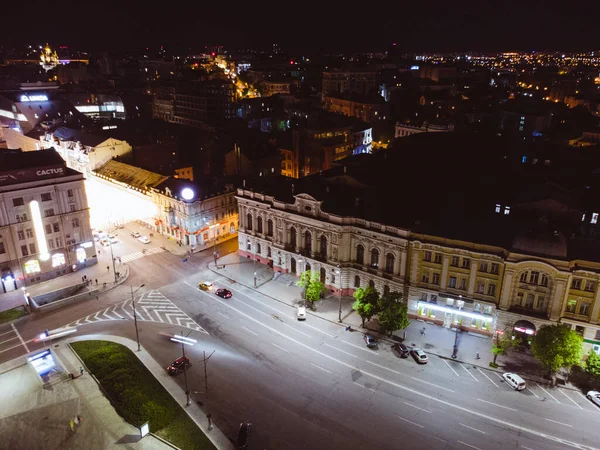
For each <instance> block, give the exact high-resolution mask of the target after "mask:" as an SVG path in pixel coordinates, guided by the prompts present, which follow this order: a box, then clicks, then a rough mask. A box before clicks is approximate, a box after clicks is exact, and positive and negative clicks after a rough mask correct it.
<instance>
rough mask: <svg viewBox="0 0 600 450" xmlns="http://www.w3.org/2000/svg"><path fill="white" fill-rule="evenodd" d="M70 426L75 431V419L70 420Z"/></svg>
mask: <svg viewBox="0 0 600 450" xmlns="http://www.w3.org/2000/svg"><path fill="white" fill-rule="evenodd" d="M69 426H70V427H71V431H75V422H73V419H71V420H69Z"/></svg>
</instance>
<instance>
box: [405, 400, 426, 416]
mask: <svg viewBox="0 0 600 450" xmlns="http://www.w3.org/2000/svg"><path fill="white" fill-rule="evenodd" d="M404 404H405V405H408V406H412V407H413V408H415V409H418V410H419V411H423V412H426V413H429V414H431V411H428V410H427V409H423V408H420V407H418V406H417V405H413V404H412V403H408V402H404Z"/></svg>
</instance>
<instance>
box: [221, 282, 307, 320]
mask: <svg viewBox="0 0 600 450" xmlns="http://www.w3.org/2000/svg"><path fill="white" fill-rule="evenodd" d="M229 290H230V291H232V292H237V293H238V294H241V295H243V296H244V297H246V298H248V299H250V300H253V301H255V302H257V303H260V304H261V305H263V306H266V307H267V308H270V309H272V310H273V311H277V312H278V313H279V314H283V315H284V316H287V317H289V318H290V319H297V317H295V316H293V315H291V314H288V313H285V312H283V311H281V310H280V309H277V308H275V307H273V306H271V305H269V304H267V303H265V302H261V301H260V300H258V299H256V298H254V297H250V296H249V295H248V294H246V293H245V292H243V291H240V290H239V289H235V288H233V287H231V286H229ZM242 303H244V302H242ZM244 305H247V303H244Z"/></svg>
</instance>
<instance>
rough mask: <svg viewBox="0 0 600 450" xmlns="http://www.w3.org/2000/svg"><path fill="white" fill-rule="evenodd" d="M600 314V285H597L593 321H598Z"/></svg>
mask: <svg viewBox="0 0 600 450" xmlns="http://www.w3.org/2000/svg"><path fill="white" fill-rule="evenodd" d="M598 315H600V286H599V287H596V296H595V297H594V306H593V307H592V315H591V316H590V319H591V322H592V323H598V322H599V320H598Z"/></svg>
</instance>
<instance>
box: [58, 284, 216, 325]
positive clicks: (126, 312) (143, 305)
mask: <svg viewBox="0 0 600 450" xmlns="http://www.w3.org/2000/svg"><path fill="white" fill-rule="evenodd" d="M135 314H136V316H137V319H138V320H139V321H142V322H162V323H168V324H171V325H177V326H182V327H186V328H189V329H191V330H194V331H199V332H201V333H206V334H208V332H207V331H206V330H205V329H204V328H202V327H201V326H200V325H198V324H197V323H196V322H194V320H193V319H192V318H190V317H189V316H188V315H187V314H186V313H184V312H183V311H182V310H181V309H179V308H178V307H177V306H176V305H174V304H173V302H171V300H169V299H168V298H167V297H165V296H164V295H162V294H161V293H160V292H158V291H155V290H153V291H150V292H147V293H145V294H143V295H142V297H141V298H140V299H139V300H137V301H136V302H135ZM123 319H128V320H133V305H132V302H131V300H127V301H125V302H123V303H120V304H118V305H115V306H111V307H109V308H106V309H104V310H101V311H98V312H96V313H93V314H90V315H89V316H86V317H82V318H81V319H79V320H76V321H75V322H71V323H70V324H68V325H65V326H64V327H63V328H70V327H78V326H81V325H85V324H87V323H96V322H102V321H107V320H123Z"/></svg>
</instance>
